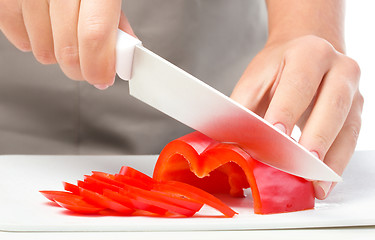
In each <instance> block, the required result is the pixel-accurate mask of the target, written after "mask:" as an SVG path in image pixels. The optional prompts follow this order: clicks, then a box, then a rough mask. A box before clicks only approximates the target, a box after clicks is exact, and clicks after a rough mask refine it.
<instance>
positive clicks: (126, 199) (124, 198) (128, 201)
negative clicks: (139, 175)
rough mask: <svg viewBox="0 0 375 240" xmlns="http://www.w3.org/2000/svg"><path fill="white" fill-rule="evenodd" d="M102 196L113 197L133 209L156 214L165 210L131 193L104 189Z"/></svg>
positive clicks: (160, 213) (161, 213) (162, 213)
mask: <svg viewBox="0 0 375 240" xmlns="http://www.w3.org/2000/svg"><path fill="white" fill-rule="evenodd" d="M104 196H106V197H108V198H110V199H113V200H114V201H116V202H119V203H121V204H123V205H125V206H129V207H132V208H134V209H138V210H144V211H147V212H151V213H155V214H158V215H164V214H165V213H166V212H167V210H166V209H163V208H160V207H157V206H155V205H152V204H147V203H144V202H141V201H139V200H136V199H135V196H133V195H132V194H120V193H117V192H114V191H111V190H108V189H105V190H104Z"/></svg>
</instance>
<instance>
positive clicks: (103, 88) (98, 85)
mask: <svg viewBox="0 0 375 240" xmlns="http://www.w3.org/2000/svg"><path fill="white" fill-rule="evenodd" d="M94 87H96V88H97V89H99V90H105V89H107V88H108V87H109V85H107V84H96V85H94Z"/></svg>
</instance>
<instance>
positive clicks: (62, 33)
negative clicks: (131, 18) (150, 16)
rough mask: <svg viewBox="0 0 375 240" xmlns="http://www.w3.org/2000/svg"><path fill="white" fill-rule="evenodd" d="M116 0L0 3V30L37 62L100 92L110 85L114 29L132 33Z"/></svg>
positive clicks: (1, 0) (0, 0)
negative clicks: (84, 82)
mask: <svg viewBox="0 0 375 240" xmlns="http://www.w3.org/2000/svg"><path fill="white" fill-rule="evenodd" d="M121 2H122V1H121V0H111V1H102V0H82V1H80V0H65V1H59V0H0V29H1V31H2V32H3V33H4V35H5V36H6V37H7V38H8V40H9V41H10V42H11V43H12V44H13V45H14V46H15V47H17V48H18V49H19V50H21V51H24V52H27V51H32V52H33V54H34V56H35V58H36V59H37V60H38V61H39V62H40V63H42V64H54V63H58V64H59V65H60V67H61V69H62V71H63V72H64V73H65V75H66V76H67V77H69V78H70V79H73V80H85V81H87V82H89V83H90V84H92V85H94V86H96V87H97V88H99V89H105V88H107V87H108V86H111V85H112V84H113V83H114V79H115V76H116V70H115V46H116V36H117V29H118V28H120V29H122V30H124V31H126V32H127V33H129V34H131V35H133V36H135V35H134V32H133V30H132V28H131V26H130V24H129V22H128V20H127V18H126V17H125V15H124V14H123V13H122V11H121Z"/></svg>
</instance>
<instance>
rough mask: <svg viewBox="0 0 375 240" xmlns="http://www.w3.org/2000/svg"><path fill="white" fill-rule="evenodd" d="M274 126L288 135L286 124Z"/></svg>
mask: <svg viewBox="0 0 375 240" xmlns="http://www.w3.org/2000/svg"><path fill="white" fill-rule="evenodd" d="M273 126H274V127H276V128H277V129H279V130H280V131H282V132H283V133H286V128H285V126H284V124H282V123H276V124H275V125H273Z"/></svg>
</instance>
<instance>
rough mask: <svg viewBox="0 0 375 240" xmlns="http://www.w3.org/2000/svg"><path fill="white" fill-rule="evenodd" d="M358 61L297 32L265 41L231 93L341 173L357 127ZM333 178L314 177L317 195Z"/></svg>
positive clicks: (359, 109)
mask: <svg viewBox="0 0 375 240" xmlns="http://www.w3.org/2000/svg"><path fill="white" fill-rule="evenodd" d="M359 78H360V69H359V66H358V64H357V63H356V62H355V61H354V60H352V59H351V58H349V57H347V56H346V55H344V54H342V53H340V52H338V51H336V50H335V48H334V47H333V46H332V45H331V44H330V43H329V42H328V41H326V40H324V39H322V38H320V37H317V36H313V35H308V36H302V37H298V38H295V39H292V40H286V41H279V42H272V43H268V44H267V45H266V46H265V48H264V49H263V50H262V51H261V52H260V53H259V54H258V55H257V56H256V57H255V58H254V59H253V61H252V62H251V63H250V64H249V66H248V67H247V69H246V70H245V72H244V74H243V75H242V77H241V79H240V80H239V82H238V83H237V85H236V87H235V89H234V91H233V93H232V96H231V97H232V98H233V99H234V100H235V101H237V102H239V103H240V104H242V105H244V106H245V107H247V108H249V109H250V110H252V111H254V112H255V113H257V114H258V115H260V116H261V117H264V118H265V120H267V121H268V122H270V123H271V124H273V125H275V126H276V127H278V128H279V129H280V130H282V131H284V132H285V133H286V134H287V135H290V134H291V133H292V130H293V128H294V126H295V125H298V126H299V127H300V129H301V132H302V134H301V137H300V139H299V143H300V144H301V145H303V146H304V147H305V148H306V149H307V150H309V151H311V152H312V153H313V154H315V155H316V156H317V157H318V158H320V159H321V160H323V161H324V162H325V163H326V164H327V165H328V166H329V167H331V168H332V169H333V170H334V171H335V172H336V173H338V174H339V175H342V173H343V171H344V169H345V167H346V166H347V164H348V162H349V161H350V158H351V156H352V154H353V152H354V149H355V146H356V143H357V138H358V134H359V131H360V127H361V113H362V106H363V97H362V95H361V94H360V92H359V89H358V87H359ZM333 186H334V184H332V183H331V182H320V181H318V182H314V188H315V194H316V197H317V198H318V199H324V198H326V197H327V195H328V194H329V192H330V191H331V189H332V188H333Z"/></svg>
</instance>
